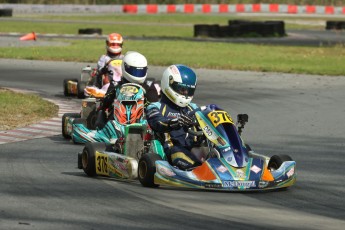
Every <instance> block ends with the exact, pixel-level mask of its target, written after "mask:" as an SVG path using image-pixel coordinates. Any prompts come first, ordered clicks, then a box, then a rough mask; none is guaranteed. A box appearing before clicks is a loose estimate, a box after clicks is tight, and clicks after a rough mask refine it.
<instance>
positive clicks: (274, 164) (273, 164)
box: [268, 155, 292, 171]
mask: <svg viewBox="0 0 345 230" xmlns="http://www.w3.org/2000/svg"><path fill="white" fill-rule="evenodd" d="M285 161H292V158H291V157H290V156H289V155H274V156H272V157H271V159H270V160H269V162H268V169H270V170H271V171H272V170H277V169H279V167H280V166H281V165H282V164H283V163H284V162H285Z"/></svg>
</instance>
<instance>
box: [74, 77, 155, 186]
mask: <svg viewBox="0 0 345 230" xmlns="http://www.w3.org/2000/svg"><path fill="white" fill-rule="evenodd" d="M143 110H144V92H143V88H141V86H140V85H137V84H134V83H127V84H123V85H122V86H121V88H120V93H119V95H118V97H117V99H116V100H115V102H114V120H110V121H108V122H107V123H106V125H105V127H104V128H102V129H101V130H89V129H87V128H86V127H85V124H82V122H81V123H79V122H74V124H73V131H72V132H73V134H72V139H73V140H74V142H78V143H86V144H85V147H84V149H83V151H82V153H79V154H78V168H80V169H83V170H84V172H85V173H86V174H87V175H88V176H95V175H101V176H110V177H115V178H122V179H135V178H136V177H137V168H138V160H139V158H140V156H141V155H142V154H143V153H144V152H147V149H148V144H150V141H149V140H150V139H151V138H150V136H151V131H150V128H149V127H148V124H147V121H146V120H145V119H144V113H143ZM100 142H102V143H100Z"/></svg>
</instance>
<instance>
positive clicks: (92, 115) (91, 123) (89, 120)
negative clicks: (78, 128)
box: [86, 110, 97, 130]
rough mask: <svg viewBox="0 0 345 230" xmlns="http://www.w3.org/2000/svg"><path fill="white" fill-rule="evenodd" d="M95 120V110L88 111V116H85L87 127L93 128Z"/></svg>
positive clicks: (94, 127)
mask: <svg viewBox="0 0 345 230" xmlns="http://www.w3.org/2000/svg"><path fill="white" fill-rule="evenodd" d="M96 120H97V112H96V110H93V111H91V112H90V113H89V116H88V117H87V118H86V123H87V127H88V128H89V129H92V130H95V129H96Z"/></svg>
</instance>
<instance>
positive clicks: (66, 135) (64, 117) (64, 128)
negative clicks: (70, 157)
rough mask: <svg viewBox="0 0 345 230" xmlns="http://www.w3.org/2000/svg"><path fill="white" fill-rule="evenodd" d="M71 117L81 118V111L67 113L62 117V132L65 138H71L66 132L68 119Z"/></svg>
mask: <svg viewBox="0 0 345 230" xmlns="http://www.w3.org/2000/svg"><path fill="white" fill-rule="evenodd" d="M69 117H72V118H80V114H79V113H65V114H64V115H63V116H62V119H61V133H62V136H63V137H64V138H65V139H70V138H71V136H70V135H68V134H67V132H66V124H65V122H66V119H67V118H69Z"/></svg>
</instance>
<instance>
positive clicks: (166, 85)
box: [161, 65, 197, 107]
mask: <svg viewBox="0 0 345 230" xmlns="http://www.w3.org/2000/svg"><path fill="white" fill-rule="evenodd" d="M196 82H197V76H196V74H195V72H194V71H193V70H192V69H191V68H189V67H188V66H185V65H171V66H169V67H168V68H167V69H166V70H165V71H164V73H163V77H162V81H161V88H162V92H163V93H164V95H165V96H167V97H168V98H169V99H170V100H171V101H172V102H174V103H175V104H176V105H178V106H180V107H186V106H187V105H188V104H189V103H190V102H191V101H192V99H193V96H194V92H195V89H196Z"/></svg>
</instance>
